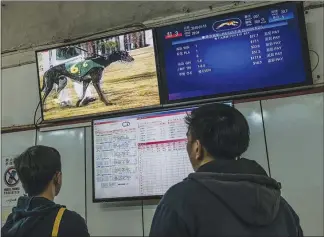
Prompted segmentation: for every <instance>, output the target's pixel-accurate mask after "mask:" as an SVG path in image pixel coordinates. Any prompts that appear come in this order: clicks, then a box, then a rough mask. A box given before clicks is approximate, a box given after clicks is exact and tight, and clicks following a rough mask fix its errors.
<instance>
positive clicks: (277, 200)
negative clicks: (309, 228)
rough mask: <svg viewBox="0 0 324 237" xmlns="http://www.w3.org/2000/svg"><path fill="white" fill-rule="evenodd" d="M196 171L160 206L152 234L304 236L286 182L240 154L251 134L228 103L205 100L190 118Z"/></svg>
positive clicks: (190, 148)
mask: <svg viewBox="0 0 324 237" xmlns="http://www.w3.org/2000/svg"><path fill="white" fill-rule="evenodd" d="M185 121H186V123H187V125H188V132H187V137H188V144H187V151H188V155H189V159H190V162H191V164H192V166H193V168H194V170H195V171H196V172H195V173H192V174H190V175H189V176H188V178H186V179H185V180H184V181H182V182H180V183H178V184H176V185H174V186H173V187H171V188H170V189H169V190H168V191H167V193H166V194H165V195H164V197H163V198H162V200H161V202H160V204H159V205H158V207H157V209H156V212H155V215H154V218H153V222H152V226H151V232H150V236H195V237H197V236H302V235H303V232H302V229H301V227H300V224H299V218H298V216H297V214H296V213H295V212H294V210H293V209H292V207H291V206H290V205H289V204H288V203H287V202H286V201H285V200H284V199H283V198H282V197H281V194H280V189H281V186H280V183H278V182H277V181H275V180H274V179H272V178H270V177H268V175H267V173H266V171H265V170H264V169H263V168H262V167H261V166H260V165H259V164H258V163H257V162H255V161H252V160H248V159H244V158H239V157H240V156H241V155H242V154H243V153H244V152H245V151H246V150H247V148H248V146H249V140H250V138H249V137H250V133H249V126H248V123H247V121H246V119H245V118H244V116H243V115H242V114H241V113H240V112H239V111H238V110H237V109H235V108H234V107H231V106H228V105H225V104H211V105H205V106H202V107H200V108H197V109H195V110H193V111H192V113H191V114H190V115H188V116H187V117H186V119H185Z"/></svg>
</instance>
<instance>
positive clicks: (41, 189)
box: [1, 146, 90, 237]
mask: <svg viewBox="0 0 324 237" xmlns="http://www.w3.org/2000/svg"><path fill="white" fill-rule="evenodd" d="M14 165H15V168H16V170H17V173H18V177H19V179H20V181H21V182H22V185H23V188H24V190H25V192H26V193H27V194H28V196H23V197H20V198H19V199H18V202H17V206H16V207H14V208H13V210H12V213H11V214H10V215H9V217H8V219H7V221H6V223H5V225H4V226H3V227H2V229H1V235H2V236H5V237H23V236H26V237H27V236H29V237H34V236H42V237H46V236H59V237H61V236H62V237H71V236H78V237H88V236H90V235H89V233H88V228H87V226H86V223H85V221H84V219H83V218H82V217H81V216H80V215H79V214H77V213H75V212H73V211H69V210H67V209H66V208H65V206H61V205H58V204H55V203H54V201H53V200H54V197H55V196H57V195H58V194H59V192H60V189H61V185H62V173H61V157H60V154H59V152H58V151H57V150H56V149H54V148H51V147H47V146H33V147H30V148H28V149H27V150H26V151H24V152H23V153H22V154H21V155H19V156H18V157H17V158H16V159H15V160H14Z"/></svg>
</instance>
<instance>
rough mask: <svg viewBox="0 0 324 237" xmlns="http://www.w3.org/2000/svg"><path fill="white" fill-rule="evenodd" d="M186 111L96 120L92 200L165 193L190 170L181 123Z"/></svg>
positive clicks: (182, 124)
mask: <svg viewBox="0 0 324 237" xmlns="http://www.w3.org/2000/svg"><path fill="white" fill-rule="evenodd" d="M190 111H191V109H178V110H171V111H164V112H155V113H146V114H139V115H133V116H125V117H118V118H110V119H102V120H95V121H94V122H93V133H94V134H93V142H94V144H93V146H94V147H93V149H94V157H93V159H94V167H93V168H94V198H95V200H100V199H114V198H131V197H135V198H136V197H145V196H157V195H163V194H164V193H165V192H166V191H167V190H168V189H169V188H170V187H171V186H172V185H174V184H176V183H178V182H180V181H182V180H183V179H184V178H185V177H187V176H188V174H189V173H191V172H193V169H192V167H191V164H190V161H189V158H188V155H187V151H186V143H187V137H186V133H187V126H186V124H185V122H184V117H185V116H186V114H187V113H190Z"/></svg>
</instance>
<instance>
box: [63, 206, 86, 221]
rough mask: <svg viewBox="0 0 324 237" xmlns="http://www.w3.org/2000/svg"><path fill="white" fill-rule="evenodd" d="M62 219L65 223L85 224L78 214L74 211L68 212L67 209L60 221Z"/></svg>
mask: <svg viewBox="0 0 324 237" xmlns="http://www.w3.org/2000/svg"><path fill="white" fill-rule="evenodd" d="M63 219H64V221H67V222H77V223H81V224H82V223H84V224H85V220H84V218H83V217H82V216H81V215H80V214H78V213H77V212H75V211H71V210H68V209H66V210H65V211H64V214H63V216H62V220H63Z"/></svg>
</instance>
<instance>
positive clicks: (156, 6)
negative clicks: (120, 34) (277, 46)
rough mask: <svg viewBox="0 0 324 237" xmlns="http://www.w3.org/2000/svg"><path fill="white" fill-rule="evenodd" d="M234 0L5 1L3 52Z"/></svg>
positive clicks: (220, 4) (222, 4) (2, 27)
mask: <svg viewBox="0 0 324 237" xmlns="http://www.w3.org/2000/svg"><path fill="white" fill-rule="evenodd" d="M230 3H231V2H221V1H212V2H207V1H203V2H190V1H186V2H183V1H176V2H175V1H166V2H165V1H164V2H162V1H146V2H143V1H142V2H138V1H97V2H95V1H91V2H90V1H88V2H85V1H82V2H81V1H70V2H66V1H65V2H27V1H24V2H22V1H21V2H17V1H12V2H11V1H7V2H2V7H1V10H2V11H1V14H2V17H1V18H2V24H1V35H2V47H1V52H3V53H4V52H7V51H11V50H15V49H21V48H26V47H27V48H28V47H34V46H38V45H43V44H46V43H56V42H61V41H62V40H63V39H67V38H74V37H80V36H81V37H82V36H85V35H88V34H91V33H94V32H98V31H104V30H107V29H110V28H114V27H117V26H123V25H126V24H133V23H142V22H144V21H147V20H151V19H154V18H158V17H164V16H170V15H175V14H179V13H184V12H187V11H188V10H189V11H197V10H201V9H209V6H213V8H216V7H219V6H224V5H229V4H230Z"/></svg>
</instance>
